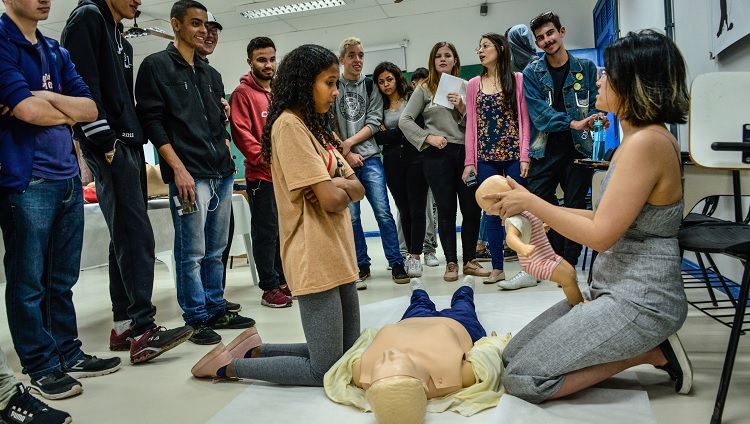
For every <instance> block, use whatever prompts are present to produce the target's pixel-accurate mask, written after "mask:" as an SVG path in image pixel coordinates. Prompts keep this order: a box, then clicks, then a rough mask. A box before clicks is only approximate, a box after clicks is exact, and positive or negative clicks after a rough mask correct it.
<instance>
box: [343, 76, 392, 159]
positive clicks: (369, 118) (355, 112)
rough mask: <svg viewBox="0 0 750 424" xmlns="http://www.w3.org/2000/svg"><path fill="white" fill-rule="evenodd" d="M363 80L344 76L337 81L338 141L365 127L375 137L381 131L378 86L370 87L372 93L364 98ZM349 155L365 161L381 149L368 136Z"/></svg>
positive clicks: (365, 94) (381, 118) (365, 93)
mask: <svg viewBox="0 0 750 424" xmlns="http://www.w3.org/2000/svg"><path fill="white" fill-rule="evenodd" d="M365 78H366V77H365V76H364V75H360V77H359V80H357V81H349V80H348V79H346V78H344V77H343V76H341V77H340V78H339V97H338V98H337V99H336V120H337V122H338V126H339V133H340V135H341V141H344V140H346V139H347V138H349V137H351V136H353V135H354V134H356V133H358V132H359V130H361V129H362V128H364V127H365V125H366V126H368V127H370V130H371V131H372V134H373V135H375V133H376V132H378V131H379V130H380V124H381V123H383V97H382V96H381V95H380V90H378V87H377V85H375V86H374V87H373V90H372V93H370V95H369V96H368V95H367V86H366V84H365ZM373 85H374V84H373ZM352 151H353V152H354V153H358V154H360V155H362V157H363V158H364V159H368V158H370V157H372V156H375V155H379V154H380V147H378V145H377V143H375V138H374V137H372V136H371V137H370V138H368V139H367V140H365V141H363V142H361V143H359V144H357V145H355V146H354V147H352Z"/></svg>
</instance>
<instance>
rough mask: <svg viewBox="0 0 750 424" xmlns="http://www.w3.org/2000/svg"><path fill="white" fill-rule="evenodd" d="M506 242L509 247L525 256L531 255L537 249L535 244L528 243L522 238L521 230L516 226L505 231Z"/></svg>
mask: <svg viewBox="0 0 750 424" xmlns="http://www.w3.org/2000/svg"><path fill="white" fill-rule="evenodd" d="M505 242H506V243H507V244H508V247H510V248H511V249H513V250H514V251H515V252H516V253H518V254H519V255H523V256H527V257H528V256H531V254H532V253H534V251H535V250H536V246H534V245H533V244H526V243H524V242H523V241H522V240H521V231H520V230H519V229H518V228H516V227H508V228H507V232H506V233H505Z"/></svg>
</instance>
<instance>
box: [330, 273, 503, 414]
mask: <svg viewBox="0 0 750 424" xmlns="http://www.w3.org/2000/svg"><path fill="white" fill-rule="evenodd" d="M473 281H474V280H473V277H470V276H469V277H466V278H465V279H464V284H463V285H462V286H461V287H459V288H458V290H456V292H455V293H454V295H453V297H452V300H451V307H450V308H447V309H443V310H440V311H438V310H436V309H435V304H434V303H432V301H431V300H430V298H429V296H428V294H427V292H426V291H425V290H424V286H423V284H422V282H421V281H419V280H418V279H412V282H411V289H412V296H411V302H410V306H409V308H408V309H407V310H406V312H405V313H404V316H403V317H402V319H401V321H399V322H397V323H396V324H389V325H385V326H384V327H383V328H381V329H380V330H377V331H376V330H374V329H367V330H365V331H364V332H363V334H362V336H361V337H360V339H359V340H358V341H357V343H355V345H354V346H353V347H352V349H350V350H349V351H348V352H347V353H346V354H345V355H344V357H343V358H342V359H341V360H340V361H339V362H337V363H336V364H335V365H334V366H333V367H332V368H331V370H329V372H328V373H326V377H325V387H326V393H327V394H328V396H329V397H330V398H331V399H332V400H334V401H336V402H339V403H344V404H349V405H352V406H356V407H359V408H360V409H362V410H365V411H366V410H368V409H371V410H372V411H373V412H374V414H375V418H376V419H377V421H378V423H379V424H390V423H394V424H395V423H398V424H411V423H414V424H419V423H422V422H423V421H424V417H425V413H426V412H427V411H430V412H442V411H445V410H448V409H450V410H454V411H456V412H459V413H461V414H463V415H466V416H469V415H472V414H474V413H477V412H479V411H481V410H483V409H486V408H490V407H494V406H495V405H497V402H498V400H499V397H500V395H501V394H502V392H503V391H504V390H503V389H502V374H503V367H502V361H501V360H500V358H501V355H502V350H503V348H504V347H505V343H506V342H507V340H508V339H509V337H507V338H505V339H503V340H500V339H501V338H500V337H496V335H495V334H494V333H493V335H492V336H494V337H486V332H485V330H484V328H483V327H482V325H481V324H480V323H479V320H478V319H477V316H476V312H475V310H474V283H473ZM368 330H371V331H368ZM454 395H458V396H459V397H458V398H454V399H449V398H451V397H452V396H454ZM478 397H481V398H479V399H478ZM437 398H440V402H441V403H440V405H442V408H441V409H438V408H440V406H434V405H433V404H432V402H431V401H430V400H431V399H436V400H437ZM365 399H366V404H364V403H363V402H362V401H364V400H365ZM446 399H449V400H447V401H446ZM488 400H489V402H488ZM462 402H469V403H470V404H471V405H468V406H467V405H459V404H461V403H462ZM454 407H455V408H454Z"/></svg>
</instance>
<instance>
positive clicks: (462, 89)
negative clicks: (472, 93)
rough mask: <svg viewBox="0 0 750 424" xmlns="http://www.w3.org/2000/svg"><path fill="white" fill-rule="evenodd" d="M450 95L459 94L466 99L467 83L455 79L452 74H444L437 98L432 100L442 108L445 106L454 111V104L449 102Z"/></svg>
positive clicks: (436, 94)
mask: <svg viewBox="0 0 750 424" xmlns="http://www.w3.org/2000/svg"><path fill="white" fill-rule="evenodd" d="M449 93H459V94H461V97H464V98H465V97H466V81H465V80H462V79H461V78H458V77H454V76H453V75H451V74H443V75H442V76H441V77H440V83H439V84H438V88H437V92H436V93H435V97H434V98H433V99H432V101H433V102H435V103H436V104H439V105H440V106H445V107H447V108H448V109H453V103H451V102H449V101H448V94H449Z"/></svg>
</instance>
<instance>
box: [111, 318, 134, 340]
mask: <svg viewBox="0 0 750 424" xmlns="http://www.w3.org/2000/svg"><path fill="white" fill-rule="evenodd" d="M132 324H133V321H131V320H129V319H128V320H125V321H115V325H114V328H115V333H116V334H117V335H118V336H119V335H120V334H122V333H124V332H126V331H128V330H129V329H130V326H131V325H132Z"/></svg>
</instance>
